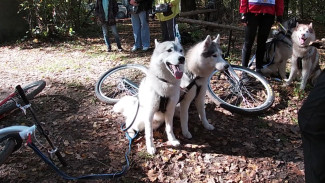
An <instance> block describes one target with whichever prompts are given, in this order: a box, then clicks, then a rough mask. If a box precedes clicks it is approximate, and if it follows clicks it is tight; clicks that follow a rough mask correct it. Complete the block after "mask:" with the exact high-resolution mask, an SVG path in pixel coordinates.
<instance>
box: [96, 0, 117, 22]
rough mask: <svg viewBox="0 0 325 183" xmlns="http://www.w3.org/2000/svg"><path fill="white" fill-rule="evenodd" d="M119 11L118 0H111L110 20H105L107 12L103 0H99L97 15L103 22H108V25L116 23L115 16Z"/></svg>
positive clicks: (109, 6)
mask: <svg viewBox="0 0 325 183" xmlns="http://www.w3.org/2000/svg"><path fill="white" fill-rule="evenodd" d="M117 12H118V5H117V2H116V0H109V5H108V21H107V22H105V12H104V8H103V1H102V0H97V1H96V5H95V16H96V17H97V18H98V20H99V21H100V23H101V24H104V23H107V24H108V25H115V24H116V21H115V17H116V15H117Z"/></svg>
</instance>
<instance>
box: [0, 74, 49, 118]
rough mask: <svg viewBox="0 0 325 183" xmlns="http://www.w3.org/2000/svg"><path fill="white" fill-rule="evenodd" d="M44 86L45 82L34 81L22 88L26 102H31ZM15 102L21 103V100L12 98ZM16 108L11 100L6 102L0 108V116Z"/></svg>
mask: <svg viewBox="0 0 325 183" xmlns="http://www.w3.org/2000/svg"><path fill="white" fill-rule="evenodd" d="M45 86H46V82H45V81H43V80H39V81H35V82H33V83H30V84H28V85H26V86H24V87H23V90H24V92H25V93H26V97H27V99H28V100H32V99H33V98H34V97H35V96H36V95H37V94H39V93H40V92H41V91H42V90H43V89H44V88H45ZM14 99H15V101H17V102H18V103H21V102H22V100H21V99H20V98H18V96H15V97H14ZM15 108H16V103H15V102H14V101H13V100H9V101H7V102H6V103H5V104H3V105H1V106H0V115H2V114H4V113H6V112H9V111H12V110H13V109H15Z"/></svg>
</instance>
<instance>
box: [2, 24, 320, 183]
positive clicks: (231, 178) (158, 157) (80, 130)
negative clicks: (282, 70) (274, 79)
mask: <svg viewBox="0 0 325 183" xmlns="http://www.w3.org/2000/svg"><path fill="white" fill-rule="evenodd" d="M119 28H120V30H121V31H120V36H121V39H122V45H123V47H124V49H125V50H126V51H123V52H121V53H119V52H111V53H107V52H105V46H104V42H103V40H102V38H101V34H100V29H99V28H98V34H94V35H93V36H92V37H89V38H76V39H72V40H69V41H60V42H58V41H54V42H47V43H43V42H40V41H39V40H33V41H29V42H24V43H20V44H12V45H3V46H2V47H1V48H0V73H1V80H0V86H1V87H0V98H1V99H3V98H4V96H6V95H7V94H9V93H10V92H12V91H13V90H14V87H15V86H16V85H17V84H22V85H24V84H27V83H30V82H33V81H36V80H40V79H44V80H46V82H47V86H46V88H45V89H44V90H43V91H42V93H41V94H40V95H38V96H37V98H36V99H34V100H33V105H34V107H35V108H36V111H37V114H38V117H39V118H40V119H41V121H42V123H43V124H44V126H45V128H46V129H47V130H48V131H49V133H50V135H51V136H53V138H54V141H55V142H56V144H58V145H59V147H60V149H61V151H62V152H63V155H64V158H65V159H66V161H67V162H68V166H67V167H61V166H60V165H59V163H58V162H57V164H58V165H59V167H60V169H61V170H62V171H64V172H66V173H67V174H69V175H71V176H80V175H85V174H98V173H114V172H117V171H120V170H121V169H122V166H123V165H124V164H125V160H124V152H125V151H126V150H127V147H128V141H127V140H126V138H125V135H124V133H123V132H121V130H120V125H121V124H122V122H123V120H124V119H123V118H122V117H121V116H120V115H117V114H114V113H112V112H111V109H112V106H110V105H107V104H104V103H102V102H100V101H99V100H98V99H97V98H96V96H95V94H94V85H95V83H96V81H97V79H98V78H99V76H100V75H101V74H103V73H104V72H105V71H107V70H108V69H110V68H112V67H114V66H116V65H119V64H125V63H141V64H145V65H148V63H149V61H150V55H151V53H152V49H151V50H150V51H148V52H141V51H140V52H137V53H131V52H129V51H128V50H130V49H131V47H132V46H133V45H132V43H133V38H132V31H131V25H130V22H129V20H126V21H124V22H123V23H121V24H120V26H119ZM150 28H151V38H152V43H153V39H155V38H158V39H159V36H160V33H159V24H158V23H157V22H151V27H150ZM199 30H205V29H204V28H199ZM214 31H215V32H212V33H211V32H210V33H211V35H213V36H214V35H216V34H217V33H221V36H222V42H223V44H225V45H226V44H227V35H228V32H227V31H221V30H214ZM207 32H208V31H206V32H205V31H200V34H201V35H202V37H201V39H203V38H204V37H205V35H206V34H208V33H207ZM152 45H153V44H152ZM234 45H235V47H234V48H233V55H235V56H237V57H238V58H239V54H240V48H241V46H242V34H240V33H239V34H238V35H237V39H236V42H235V44H234ZM188 46H189V45H186V46H185V47H186V48H188ZM114 49H116V46H115V44H113V50H114ZM322 59H323V57H322ZM272 86H273V87H274V90H275V94H276V101H275V102H274V104H273V105H272V107H271V108H270V109H269V110H268V111H267V113H266V114H263V115H260V116H243V115H237V114H232V113H230V112H228V111H226V110H224V109H222V108H220V107H218V106H216V105H215V104H213V103H212V102H211V101H209V99H208V98H207V100H206V111H207V116H208V119H209V121H210V122H211V123H212V124H213V125H214V126H215V127H216V129H215V130H213V131H208V130H206V129H204V128H203V126H202V125H201V123H200V121H199V118H198V115H197V112H196V110H195V108H194V107H191V109H190V112H189V113H190V118H189V119H190V120H189V128H190V131H191V132H192V135H193V138H192V139H190V140H189V139H185V138H184V137H183V136H182V134H181V129H180V124H179V120H178V119H175V121H174V132H175V135H176V137H177V138H178V139H179V140H180V141H181V146H180V147H177V148H175V147H172V146H169V145H168V144H167V143H166V140H167V139H166V134H165V132H164V127H162V128H160V129H159V130H158V131H156V132H155V133H154V138H155V140H154V141H155V144H156V147H157V153H156V154H155V155H154V156H150V155H148V154H147V153H146V149H145V140H144V138H143V135H144V134H143V133H140V134H139V137H138V138H137V139H136V140H135V142H134V143H133V144H132V151H131V157H130V159H131V167H130V169H129V171H128V172H127V174H126V175H125V176H123V177H122V178H119V179H113V180H96V181H95V180H94V181H93V182H209V183H213V182H294V183H300V182H304V172H303V168H304V164H303V153H302V146H301V138H300V132H299V128H298V123H297V112H298V110H299V108H300V107H301V104H302V102H303V100H304V99H305V98H306V96H307V95H308V91H309V89H307V92H300V91H298V90H297V89H296V86H291V87H282V86H281V84H280V83H272ZM0 122H1V123H0V127H4V126H9V125H13V124H24V125H29V124H31V122H30V120H29V118H25V117H24V116H23V115H22V114H21V112H20V111H15V112H13V113H11V114H9V115H7V116H6V117H5V118H2V119H1V121H0ZM40 141H42V140H40ZM39 147H41V146H39ZM63 181H64V179H62V178H61V177H60V176H59V175H58V174H56V173H55V172H54V171H53V170H52V169H50V168H49V167H48V166H47V165H46V164H45V163H44V162H43V161H41V160H40V159H39V158H38V157H37V156H36V155H35V154H34V153H33V152H32V150H31V149H30V148H28V147H26V146H25V147H22V148H21V149H20V150H19V151H17V152H15V153H14V154H13V155H12V156H11V157H10V159H9V160H8V161H7V162H6V163H5V164H3V165H1V166H0V182H63Z"/></svg>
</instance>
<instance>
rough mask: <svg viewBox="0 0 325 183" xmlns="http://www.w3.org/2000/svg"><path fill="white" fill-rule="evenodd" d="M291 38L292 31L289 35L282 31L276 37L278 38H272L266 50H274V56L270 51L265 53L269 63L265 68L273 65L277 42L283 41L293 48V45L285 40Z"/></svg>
mask: <svg viewBox="0 0 325 183" xmlns="http://www.w3.org/2000/svg"><path fill="white" fill-rule="evenodd" d="M290 36H291V32H290V31H288V32H287V33H284V32H282V31H281V32H279V33H278V34H277V35H276V37H274V38H272V40H271V41H269V42H267V43H266V50H269V49H273V54H272V56H271V55H270V54H269V52H268V51H266V52H265V56H266V61H267V62H266V64H265V65H264V66H263V67H267V66H269V65H272V64H273V62H274V58H275V50H276V49H275V48H276V42H278V41H281V42H283V43H285V44H287V46H289V47H292V43H291V42H288V41H286V40H285V38H288V39H290Z"/></svg>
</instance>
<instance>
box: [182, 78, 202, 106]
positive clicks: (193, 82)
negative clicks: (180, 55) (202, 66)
mask: <svg viewBox="0 0 325 183" xmlns="http://www.w3.org/2000/svg"><path fill="white" fill-rule="evenodd" d="M185 74H186V75H187V76H188V77H189V78H190V79H191V83H190V84H189V85H187V87H185V88H182V89H183V90H184V93H183V95H182V96H180V97H179V101H178V103H180V102H181V101H182V100H183V99H184V97H185V95H186V93H187V92H188V91H190V90H191V88H192V87H193V86H194V85H195V86H196V94H195V98H196V97H197V95H198V94H199V93H200V90H201V86H199V85H198V84H197V83H196V80H198V79H200V78H201V77H200V76H196V77H195V78H194V75H193V73H190V72H185Z"/></svg>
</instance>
